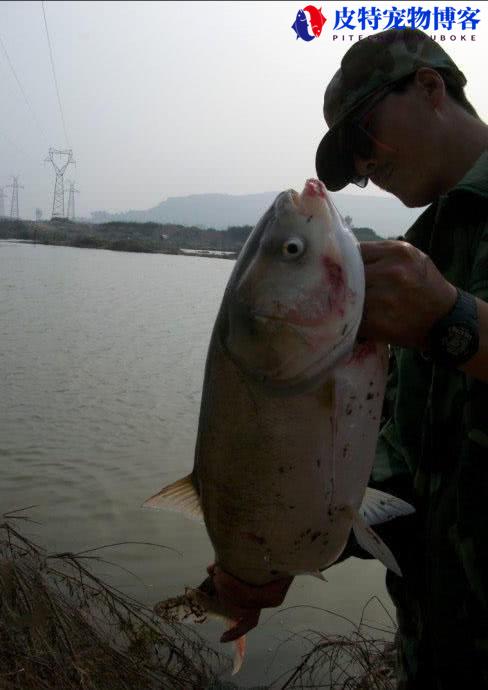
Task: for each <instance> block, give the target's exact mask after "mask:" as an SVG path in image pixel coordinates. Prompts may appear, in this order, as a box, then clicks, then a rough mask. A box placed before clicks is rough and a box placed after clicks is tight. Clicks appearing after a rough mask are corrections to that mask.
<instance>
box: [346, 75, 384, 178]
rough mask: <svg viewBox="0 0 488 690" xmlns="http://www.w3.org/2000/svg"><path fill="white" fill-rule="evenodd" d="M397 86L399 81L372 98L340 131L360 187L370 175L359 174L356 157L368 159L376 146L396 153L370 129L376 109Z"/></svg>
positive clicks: (352, 171)
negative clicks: (355, 161)
mask: <svg viewBox="0 0 488 690" xmlns="http://www.w3.org/2000/svg"><path fill="white" fill-rule="evenodd" d="M396 86H397V83H396V82H395V83H394V84H390V85H388V86H387V87H385V88H384V89H382V90H381V91H379V92H378V93H377V94H375V95H374V97H373V98H372V99H370V100H369V101H368V103H367V105H366V107H365V108H362V110H361V112H360V113H359V114H356V116H355V117H354V118H352V119H350V120H349V121H347V122H345V123H344V125H343V126H342V128H341V131H340V145H341V148H342V151H343V152H344V155H345V159H346V160H348V161H349V162H350V163H349V164H350V168H351V170H350V176H351V182H354V184H356V185H358V186H359V187H366V185H367V184H368V177H366V176H362V175H358V174H357V172H356V168H355V165H354V159H355V157H359V158H362V159H363V160H367V159H368V158H371V157H372V156H373V154H374V151H375V148H379V149H382V150H384V151H388V152H390V153H394V152H395V150H396V149H394V148H392V147H391V146H388V145H387V144H384V143H383V142H381V141H379V140H378V139H376V137H375V136H374V135H373V134H372V132H371V131H370V130H369V129H368V126H369V124H370V121H371V116H372V114H373V111H374V109H375V108H376V106H377V105H378V103H380V102H381V101H382V100H383V98H385V96H387V95H388V94H389V93H391V92H392V91H393V90H394V89H395V88H396Z"/></svg>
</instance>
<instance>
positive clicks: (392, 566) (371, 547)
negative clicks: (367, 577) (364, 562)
mask: <svg viewBox="0 0 488 690" xmlns="http://www.w3.org/2000/svg"><path fill="white" fill-rule="evenodd" d="M351 512H352V520H353V522H352V528H353V531H354V536H355V537H356V540H357V542H358V544H359V546H361V548H363V549H364V550H365V551H367V552H368V553H370V554H371V555H372V556H374V557H375V558H377V559H378V560H379V561H381V562H382V563H383V565H385V566H386V567H387V568H388V570H392V571H393V572H394V573H396V574H397V575H400V576H401V574H402V571H401V570H400V566H399V565H398V563H397V562H396V559H395V556H394V555H393V554H392V552H391V551H390V549H389V548H388V547H387V545H386V544H385V543H384V541H382V540H381V539H380V538H379V536H378V535H377V534H376V532H374V531H373V530H372V529H371V527H369V525H367V524H366V522H365V521H364V519H363V518H362V517H361V515H360V514H359V513H358V512H357V511H356V510H352V509H351Z"/></svg>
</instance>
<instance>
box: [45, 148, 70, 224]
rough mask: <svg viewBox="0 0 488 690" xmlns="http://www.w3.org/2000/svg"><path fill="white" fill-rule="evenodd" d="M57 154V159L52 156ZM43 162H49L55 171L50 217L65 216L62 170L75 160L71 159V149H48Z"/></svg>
mask: <svg viewBox="0 0 488 690" xmlns="http://www.w3.org/2000/svg"><path fill="white" fill-rule="evenodd" d="M55 156H57V157H58V159H57V161H56V160H55V159H54V157H55ZM44 162H45V163H49V162H51V163H52V164H53V168H54V170H55V171H56V182H55V183H54V197H53V212H52V218H65V215H64V177H63V176H64V172H65V170H66V168H67V167H68V165H70V164H71V163H73V165H74V164H75V161H74V160H73V151H72V149H65V150H63V151H60V150H58V149H53V148H50V149H49V158H46V159H45V160H44Z"/></svg>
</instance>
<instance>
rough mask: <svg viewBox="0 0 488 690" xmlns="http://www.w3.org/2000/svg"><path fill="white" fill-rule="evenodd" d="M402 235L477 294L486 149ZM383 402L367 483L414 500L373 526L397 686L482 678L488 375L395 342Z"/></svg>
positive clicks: (407, 688) (484, 683)
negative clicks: (382, 553)
mask: <svg viewBox="0 0 488 690" xmlns="http://www.w3.org/2000/svg"><path fill="white" fill-rule="evenodd" d="M405 239H406V240H407V241H409V242H410V243H412V244H413V245H415V246H416V247H418V248H419V249H421V250H422V251H423V252H425V253H427V254H428V255H429V256H430V257H431V258H432V260H433V261H434V263H435V264H436V265H437V267H438V268H439V270H441V272H442V273H443V274H444V275H445V276H446V278H447V279H448V280H449V281H450V282H452V283H453V284H454V285H456V286H458V287H460V288H462V289H464V290H466V291H467V292H469V293H471V294H473V295H476V296H477V297H479V298H481V299H483V300H485V301H488V151H487V152H484V153H483V155H482V156H481V157H480V158H479V159H478V161H477V163H476V164H475V165H474V167H473V168H472V169H471V170H470V171H469V172H468V173H467V175H466V176H465V177H464V178H463V179H462V180H461V181H460V182H459V184H458V185H457V186H456V187H454V188H453V189H452V190H450V191H449V192H448V193H447V194H446V195H445V196H442V197H440V198H439V199H438V200H437V201H436V202H434V203H433V204H432V205H431V206H429V207H428V208H427V209H426V211H424V213H423V214H422V215H421V216H420V218H419V219H418V220H417V221H416V223H415V224H414V225H413V226H412V227H411V229H410V230H409V232H408V233H407V235H406V237H405ZM384 411H385V414H386V417H387V421H386V424H385V425H384V426H383V428H382V431H381V434H380V440H379V445H378V450H377V456H376V463H375V466H374V469H373V474H372V481H371V484H372V486H374V487H376V488H379V489H381V490H383V491H387V492H389V493H392V494H396V495H398V496H400V497H402V498H404V499H405V500H406V501H409V502H412V503H413V504H414V505H415V507H416V509H417V513H416V514H415V515H413V516H407V517H405V518H398V519H397V520H394V521H392V523H389V524H385V525H384V526H383V529H380V526H378V527H377V528H376V529H377V532H378V534H379V535H380V536H381V537H382V538H383V539H384V541H385V542H386V543H387V544H388V546H389V547H390V548H391V549H392V551H393V553H394V554H395V556H396V557H397V559H398V562H399V564H400V567H401V568H402V571H403V574H404V577H403V578H399V577H397V576H396V575H394V574H393V573H391V572H388V573H387V587H388V590H389V592H390V595H391V597H392V599H393V601H394V603H395V605H396V607H397V617H398V623H399V634H398V642H399V661H400V665H399V668H400V680H399V686H398V687H399V688H401V690H413V689H414V688H415V689H416V690H418V689H419V688H429V689H432V690H434V689H438V690H445V689H447V688H482V687H488V385H487V384H485V383H481V382H480V381H477V380H474V379H472V378H470V377H469V376H467V375H465V374H464V373H463V372H462V371H460V370H453V369H447V368H443V367H441V366H440V365H437V364H435V363H432V362H430V361H427V360H426V359H425V358H423V357H422V355H421V354H420V353H419V352H417V351H414V350H410V349H404V348H394V350H393V357H392V367H391V373H390V376H389V382H388V387H387V397H386V401H385V410H384ZM348 553H349V554H354V555H363V557H364V556H365V555H366V554H364V553H363V554H360V553H359V552H357V550H355V549H354V548H353V546H352V544H351V545H350V548H349V551H348Z"/></svg>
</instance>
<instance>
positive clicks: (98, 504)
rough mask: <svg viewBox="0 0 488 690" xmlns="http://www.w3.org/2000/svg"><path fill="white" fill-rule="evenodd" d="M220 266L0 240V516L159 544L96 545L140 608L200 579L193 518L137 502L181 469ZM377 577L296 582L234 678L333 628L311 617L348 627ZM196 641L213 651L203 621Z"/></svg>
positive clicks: (251, 676) (60, 545) (46, 537)
mask: <svg viewBox="0 0 488 690" xmlns="http://www.w3.org/2000/svg"><path fill="white" fill-rule="evenodd" d="M232 267H233V262H232V261H227V260H222V259H210V258H209V259H207V258H194V257H183V256H168V255H162V254H158V255H150V254H130V253H119V252H117V253H114V252H109V251H103V250H91V249H73V248H67V247H45V246H39V245H31V244H27V243H16V242H5V241H3V242H2V241H0V343H1V346H0V377H1V381H2V395H1V397H0V491H1V506H2V512H5V511H8V510H11V509H16V508H20V507H23V506H28V505H36V506H37V507H36V508H33V509H31V510H30V511H29V513H30V515H31V516H32V517H33V518H35V519H36V520H39V521H40V522H41V523H42V525H41V526H39V527H30V529H29V531H28V533H29V535H32V536H34V537H35V538H36V539H38V540H39V541H40V542H41V543H42V544H43V545H45V546H46V547H47V548H48V549H49V550H57V551H65V550H70V551H77V550H82V549H85V548H89V547H92V546H98V545H103V544H111V543H115V542H120V541H141V542H142V541H144V542H154V543H158V544H162V545H165V546H167V547H170V548H171V549H172V550H163V549H160V548H157V547H151V546H142V545H128V546H123V547H111V548H110V549H106V550H105V551H104V557H106V558H108V559H109V560H113V561H114V562H115V563H117V564H119V565H121V566H123V567H124V568H128V569H129V570H131V571H132V572H133V573H134V574H135V575H137V578H138V579H136V578H134V577H131V576H130V575H128V574H127V573H125V572H123V571H122V570H120V569H117V568H110V567H109V566H108V565H104V566H103V567H102V566H100V565H99V566H97V568H98V569H97V572H99V573H101V574H103V575H105V576H110V577H111V578H112V581H113V582H115V583H116V584H117V585H118V586H120V587H122V588H124V589H125V590H126V591H128V592H130V593H132V594H134V595H136V596H137V597H139V598H140V599H143V600H144V601H147V602H148V603H152V602H155V601H157V600H159V599H161V598H164V597H167V596H174V595H175V594H178V593H181V592H182V591H183V588H184V586H185V585H193V586H194V585H197V584H199V583H200V582H201V581H202V580H203V579H204V577H205V574H206V573H205V567H206V565H207V564H208V563H210V562H211V561H212V551H211V548H210V544H209V541H208V538H207V535H206V533H205V530H204V528H203V527H202V526H201V525H199V524H197V523H194V522H191V521H189V520H187V519H185V518H184V517H182V516H180V515H177V514H173V513H162V512H153V511H145V510H141V509H140V505H141V503H142V502H143V501H144V500H145V499H146V498H147V497H148V496H149V495H151V494H153V493H155V491H156V490H158V489H159V488H161V487H162V486H163V485H165V484H168V483H170V482H172V481H174V480H176V479H178V478H180V477H182V476H184V475H185V474H188V472H189V471H190V470H191V468H192V465H193V450H194V442H195V434H196V426H197V419H198V410H199V404H200V395H201V386H202V377H203V367H204V362H205V355H206V349H207V345H208V340H209V337H210V332H211V329H212V326H213V321H214V319H215V316H216V314H217V310H218V307H219V304H220V299H221V297H222V293H223V290H224V287H225V284H226V282H227V279H228V276H229V274H230V272H231V270H232ZM383 573H384V568H383V567H382V566H381V565H379V564H378V563H377V562H374V561H356V560H355V559H351V560H350V561H349V562H347V563H344V564H342V565H340V566H337V567H335V568H333V569H331V570H330V571H329V572H328V574H327V579H328V580H329V582H328V583H324V582H320V581H319V580H315V579H313V578H311V577H301V578H297V579H296V580H295V582H294V583H293V585H292V587H291V589H290V592H289V593H288V596H287V599H286V602H285V605H284V606H283V607H282V608H281V609H280V610H278V609H273V610H271V609H269V610H265V611H264V612H263V613H262V615H261V624H260V627H259V628H258V629H257V630H255V631H253V632H252V633H251V634H250V635H249V636H248V655H247V658H246V662H245V664H244V667H243V670H242V672H241V673H240V674H239V676H238V680H239V685H240V686H241V687H249V686H250V685H254V684H258V683H270V682H271V680H272V679H274V678H276V677H277V676H279V675H280V674H281V673H283V672H284V671H286V670H287V669H289V668H291V667H292V666H293V665H294V664H295V663H296V662H297V660H298V659H299V656H300V655H301V654H302V653H304V652H305V651H306V650H307V649H308V645H307V643H306V642H305V641H304V640H303V639H302V640H300V639H299V637H297V635H299V633H300V631H304V630H306V629H307V628H315V629H321V630H324V631H328V632H340V631H344V629H345V627H347V624H346V623H345V622H344V621H343V620H342V619H339V618H337V617H335V616H334V615H332V614H327V613H325V612H323V611H321V610H318V609H328V610H330V611H333V612H336V613H340V614H342V615H345V616H347V617H351V618H353V619H354V620H357V618H358V617H359V615H360V612H361V609H362V606H363V605H364V603H365V602H366V600H367V599H368V598H369V597H370V596H371V595H372V594H379V595H380V596H381V598H382V600H383V601H386V600H387V598H386V594H385V592H384V587H383ZM290 607H297V608H290ZM298 607H299V608H298ZM310 607H317V608H315V609H313V608H310ZM375 613H376V612H375V611H374V610H372V618H373V619H374V620H383V618H382V614H381V611H379V609H378V612H377V618H376V619H375V618H374V614H375ZM268 621H269V622H268ZM201 632H202V634H204V635H205V637H207V638H208V639H210V640H212V643H215V644H218V643H217V640H218V637H219V636H220V633H221V630H220V627H219V626H218V625H217V624H215V623H214V624H209V625H208V626H207V627H205V628H202V629H201ZM285 641H286V642H285ZM230 651H231V650H229V653H230Z"/></svg>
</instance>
